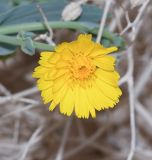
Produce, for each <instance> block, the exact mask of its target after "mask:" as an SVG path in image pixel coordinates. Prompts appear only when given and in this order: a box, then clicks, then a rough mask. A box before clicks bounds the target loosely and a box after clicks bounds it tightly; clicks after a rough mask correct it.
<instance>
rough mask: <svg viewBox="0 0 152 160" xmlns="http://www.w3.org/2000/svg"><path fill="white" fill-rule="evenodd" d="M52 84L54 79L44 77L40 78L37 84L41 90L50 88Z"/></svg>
mask: <svg viewBox="0 0 152 160" xmlns="http://www.w3.org/2000/svg"><path fill="white" fill-rule="evenodd" d="M52 85H53V81H46V80H44V79H39V80H38V81H37V86H38V89H39V90H45V89H48V88H50V87H52Z"/></svg>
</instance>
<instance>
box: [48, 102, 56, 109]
mask: <svg viewBox="0 0 152 160" xmlns="http://www.w3.org/2000/svg"><path fill="white" fill-rule="evenodd" d="M56 106H57V104H56V103H55V102H54V101H52V102H51V104H50V106H49V111H53V110H54V108H55V107H56Z"/></svg>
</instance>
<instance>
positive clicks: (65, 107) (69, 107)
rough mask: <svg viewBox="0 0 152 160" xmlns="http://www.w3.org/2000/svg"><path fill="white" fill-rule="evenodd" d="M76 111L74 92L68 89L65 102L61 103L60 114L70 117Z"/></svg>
mask: <svg viewBox="0 0 152 160" xmlns="http://www.w3.org/2000/svg"><path fill="white" fill-rule="evenodd" d="M73 109H74V91H72V89H71V88H68V90H67V92H66V94H65V96H64V98H63V100H62V101H61V103H60V112H61V113H63V114H67V115H68V116H70V115H71V114H72V112H73Z"/></svg>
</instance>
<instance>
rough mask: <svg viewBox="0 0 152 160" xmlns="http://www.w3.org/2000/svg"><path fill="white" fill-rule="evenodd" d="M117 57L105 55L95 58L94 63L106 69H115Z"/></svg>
mask: <svg viewBox="0 0 152 160" xmlns="http://www.w3.org/2000/svg"><path fill="white" fill-rule="evenodd" d="M114 62H115V58H114V57H112V56H103V57H100V58H95V59H93V63H94V65H96V66H97V67H99V68H102V69H104V70H106V71H114Z"/></svg>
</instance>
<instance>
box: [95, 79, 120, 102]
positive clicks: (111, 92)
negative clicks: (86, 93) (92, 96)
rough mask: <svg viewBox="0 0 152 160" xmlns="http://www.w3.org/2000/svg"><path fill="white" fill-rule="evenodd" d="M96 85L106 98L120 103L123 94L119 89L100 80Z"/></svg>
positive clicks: (97, 80)
mask: <svg viewBox="0 0 152 160" xmlns="http://www.w3.org/2000/svg"><path fill="white" fill-rule="evenodd" d="M96 83H97V85H98V87H99V88H100V90H101V91H102V92H103V93H104V95H105V96H106V97H108V98H110V99H112V100H114V101H115V102H116V103H117V102H118V98H119V97H120V96H121V94H122V92H121V90H120V88H119V87H113V86H111V85H109V84H107V83H105V82H104V81H101V80H99V79H96Z"/></svg>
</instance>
